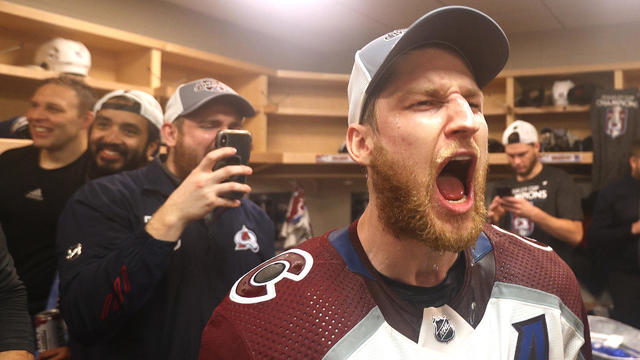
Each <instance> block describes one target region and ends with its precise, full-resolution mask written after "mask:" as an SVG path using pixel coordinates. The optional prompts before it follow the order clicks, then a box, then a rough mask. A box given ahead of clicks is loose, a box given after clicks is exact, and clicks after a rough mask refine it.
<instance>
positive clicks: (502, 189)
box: [496, 186, 513, 198]
mask: <svg viewBox="0 0 640 360" xmlns="http://www.w3.org/2000/svg"><path fill="white" fill-rule="evenodd" d="M496 195H498V196H499V197H501V198H502V197H505V196H513V194H512V193H511V188H509V187H506V186H499V187H497V188H496Z"/></svg>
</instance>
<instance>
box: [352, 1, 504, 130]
mask: <svg viewBox="0 0 640 360" xmlns="http://www.w3.org/2000/svg"><path fill="white" fill-rule="evenodd" d="M427 44H441V45H445V46H447V47H450V48H452V49H453V50H455V51H456V52H457V53H458V54H459V55H460V56H461V57H462V58H463V59H464V60H465V61H466V63H467V65H468V66H469V69H470V70H471V72H472V74H473V76H474V77H475V80H476V83H477V84H478V86H479V87H480V88H482V87H484V86H485V85H487V84H488V83H489V82H490V81H491V80H493V78H494V77H495V76H496V75H498V73H499V72H500V71H501V70H502V68H503V67H504V65H505V64H506V63H507V58H508V57H509V41H508V40H507V37H506V35H505V34H504V32H503V31H502V29H501V28H500V26H499V25H498V24H497V23H496V22H495V21H493V19H491V18H490V17H489V16H487V15H486V14H484V13H482V12H480V11H478V10H475V9H472V8H469V7H465V6H447V7H442V8H439V9H436V10H433V11H431V12H429V13H427V14H426V15H424V16H422V17H421V18H420V19H418V20H416V21H415V22H414V23H413V24H411V26H409V27H408V28H406V29H402V30H395V31H392V32H390V33H388V34H386V35H383V36H380V37H379V38H377V39H375V40H373V41H372V42H370V43H369V44H367V45H366V46H365V47H363V48H362V49H360V50H358V51H357V52H356V55H355V62H354V64H353V70H352V71H351V77H350V79H349V88H348V95H349V124H355V123H359V122H360V121H361V117H362V108H363V106H364V104H365V102H366V99H367V96H368V95H369V93H370V91H371V89H373V88H374V87H375V86H376V83H377V82H378V80H379V79H380V77H381V76H382V74H383V73H384V72H385V71H387V70H388V69H389V67H390V66H391V64H392V63H393V62H394V61H395V60H396V59H397V58H398V57H400V56H401V55H403V54H405V53H406V52H408V51H410V50H412V49H415V48H417V47H419V46H422V45H427Z"/></svg>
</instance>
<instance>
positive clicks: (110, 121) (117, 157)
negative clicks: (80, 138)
mask: <svg viewBox="0 0 640 360" xmlns="http://www.w3.org/2000/svg"><path fill="white" fill-rule="evenodd" d="M93 112H94V113H95V120H94V122H93V124H92V125H91V128H90V129H89V151H90V152H91V162H92V164H91V168H90V170H89V178H91V179H94V178H97V177H100V176H104V175H111V174H115V173H117V172H120V171H124V170H133V169H137V168H141V167H143V166H144V165H146V164H147V163H149V161H150V160H151V159H152V156H153V155H154V154H155V153H156V151H157V150H158V146H159V145H160V129H161V128H162V122H163V118H162V107H160V104H158V101H156V99H155V98H154V97H153V96H151V95H149V94H147V93H145V92H143V91H139V90H115V91H112V92H110V93H108V94H107V95H105V96H104V97H102V98H101V99H100V100H98V102H97V103H96V106H95V107H94V109H93Z"/></svg>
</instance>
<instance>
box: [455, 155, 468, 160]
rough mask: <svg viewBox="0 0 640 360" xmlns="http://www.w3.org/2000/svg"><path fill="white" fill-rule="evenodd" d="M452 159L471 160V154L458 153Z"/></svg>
mask: <svg viewBox="0 0 640 360" xmlns="http://www.w3.org/2000/svg"><path fill="white" fill-rule="evenodd" d="M451 160H471V156H469V155H458V156H454V157H453V158H452V159H451Z"/></svg>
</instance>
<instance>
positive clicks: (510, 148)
mask: <svg viewBox="0 0 640 360" xmlns="http://www.w3.org/2000/svg"><path fill="white" fill-rule="evenodd" d="M534 149H535V147H534V146H533V145H532V144H525V143H517V144H507V145H506V146H505V147H504V150H505V152H507V153H510V154H519V153H526V152H529V151H532V150H534Z"/></svg>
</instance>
